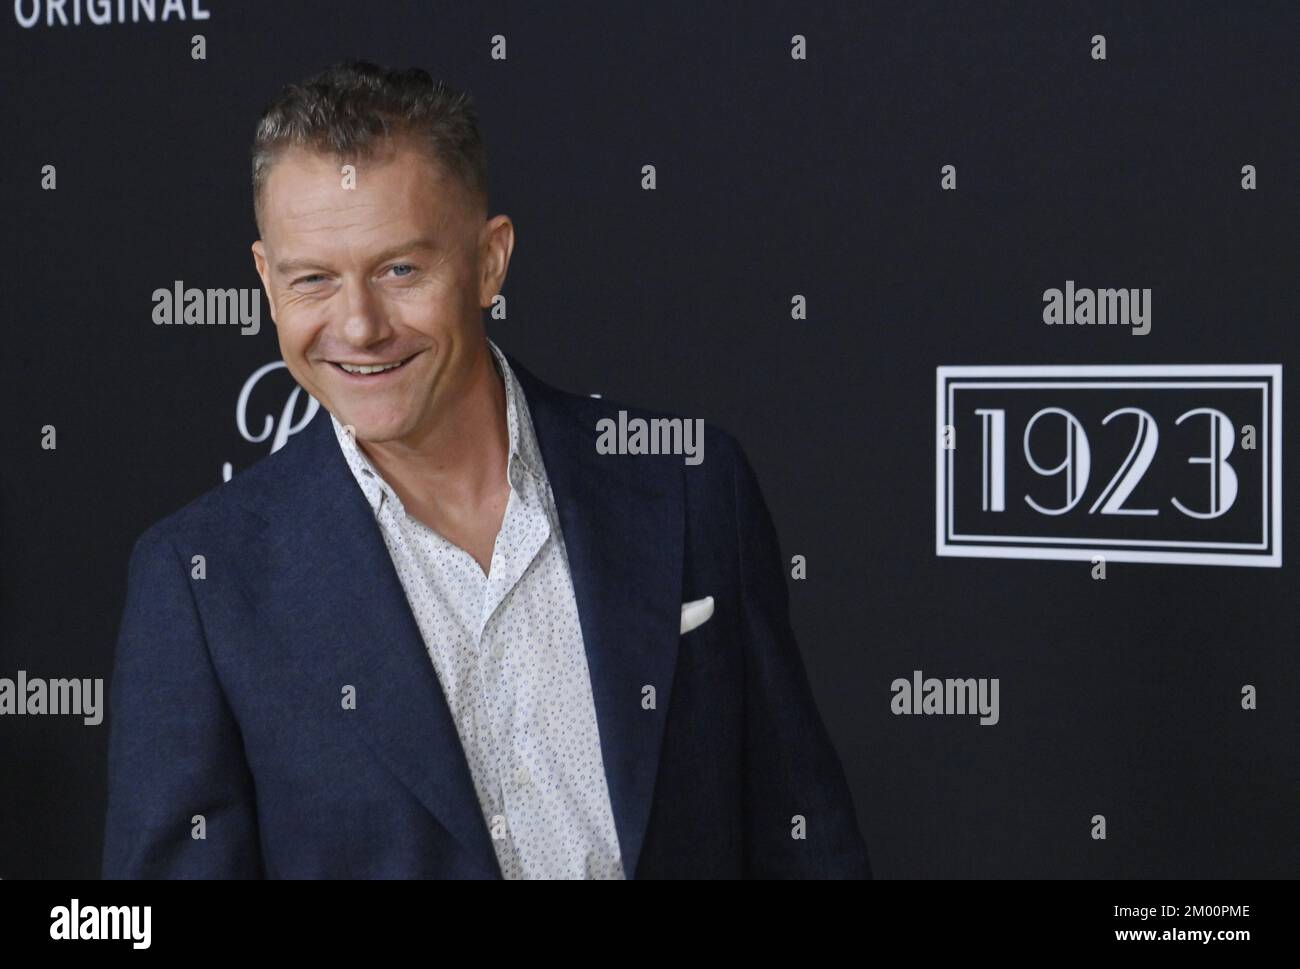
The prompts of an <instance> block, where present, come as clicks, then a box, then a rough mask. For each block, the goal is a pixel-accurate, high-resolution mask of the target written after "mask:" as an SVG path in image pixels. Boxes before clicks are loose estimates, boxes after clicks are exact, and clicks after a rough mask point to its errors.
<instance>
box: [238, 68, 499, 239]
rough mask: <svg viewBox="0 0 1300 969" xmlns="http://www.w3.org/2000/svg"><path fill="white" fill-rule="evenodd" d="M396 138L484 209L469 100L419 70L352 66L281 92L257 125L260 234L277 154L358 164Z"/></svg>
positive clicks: (478, 143) (483, 159) (482, 158)
mask: <svg viewBox="0 0 1300 969" xmlns="http://www.w3.org/2000/svg"><path fill="white" fill-rule="evenodd" d="M398 136H409V137H413V138H414V139H415V140H416V142H417V144H422V145H423V146H424V147H425V149H426V150H427V151H428V153H429V156H430V158H432V160H433V161H434V162H435V163H436V164H438V165H439V167H440V169H441V170H442V171H444V172H446V173H448V174H450V175H451V176H452V177H454V178H455V179H456V180H458V181H459V182H460V183H461V185H463V186H464V187H465V188H466V189H467V190H468V192H469V194H470V197H471V199H473V200H474V201H476V202H478V203H480V204H481V205H482V207H483V209H484V210H486V209H487V206H488V181H487V154H486V152H485V151H484V148H483V141H482V139H481V138H480V136H479V131H478V118H477V115H476V113H475V110H474V102H473V99H472V98H470V96H469V95H468V94H464V93H461V92H459V91H456V90H454V89H453V88H451V87H449V86H448V85H447V84H445V83H443V82H442V81H437V82H435V81H434V80H433V78H432V77H430V76H429V73H428V72H427V71H423V70H420V69H419V68H410V69H408V70H393V69H390V68H385V67H379V66H377V65H375V64H371V63H369V62H367V61H356V60H351V61H342V62H340V63H338V64H334V65H331V66H330V67H328V68H326V69H325V70H324V71H322V72H321V73H319V74H317V75H315V76H314V77H311V78H308V79H307V80H305V81H302V82H301V83H298V84H289V85H286V86H285V87H284V88H283V89H281V91H280V93H279V94H278V95H277V96H276V98H275V100H274V101H272V102H271V104H270V105H268V106H267V108H266V110H264V111H263V112H262V116H261V117H260V118H259V119H258V121H257V134H256V135H255V137H254V139H253V151H252V156H253V157H252V160H253V218H254V219H255V220H256V221H257V224H258V231H259V232H260V231H261V224H262V221H261V220H262V191H263V189H264V188H265V186H266V179H267V176H268V175H269V174H270V171H271V166H272V165H274V164H275V160H276V158H277V157H278V156H279V153H280V152H281V151H282V150H283V149H285V148H288V147H301V148H307V149H310V150H313V151H319V152H332V153H333V154H335V155H337V156H339V157H352V156H355V157H359V158H364V157H368V156H370V155H372V154H373V153H374V152H375V151H376V150H377V149H379V148H381V147H383V146H385V145H386V144H387V143H388V142H389V141H390V139H392V138H396V137H398Z"/></svg>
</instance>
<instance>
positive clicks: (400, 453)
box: [358, 340, 510, 523]
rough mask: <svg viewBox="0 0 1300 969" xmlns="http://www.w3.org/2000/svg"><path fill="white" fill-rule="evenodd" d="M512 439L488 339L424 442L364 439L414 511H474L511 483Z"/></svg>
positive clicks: (367, 449) (377, 463) (368, 454)
mask: <svg viewBox="0 0 1300 969" xmlns="http://www.w3.org/2000/svg"><path fill="white" fill-rule="evenodd" d="M509 442H510V433H509V429H508V426H507V421H506V392H505V383H504V379H503V377H502V375H501V374H500V372H499V371H498V369H497V364H496V358H495V355H494V354H493V352H492V348H491V347H489V346H488V344H487V341H486V340H484V341H483V344H482V347H481V350H480V352H479V353H478V354H477V355H476V357H475V360H474V362H473V364H472V365H471V367H470V369H469V372H468V374H467V375H466V378H465V380H464V381H463V384H462V386H461V387H459V388H457V389H456V391H455V392H454V394H453V395H452V396H451V397H450V398H449V399H447V400H444V401H442V408H441V413H440V414H439V416H438V420H437V422H436V424H435V425H434V426H433V427H431V428H429V429H428V430H427V431H426V432H425V433H424V435H423V436H422V438H421V439H420V440H418V441H416V442H403V441H384V442H380V443H375V442H362V441H360V440H358V444H359V446H360V447H361V449H362V451H364V453H365V455H366V457H368V458H369V459H370V461H371V463H372V464H373V465H374V466H375V468H376V469H377V470H378V471H379V473H380V474H381V475H383V477H384V480H385V481H387V482H388V483H389V485H391V486H392V488H393V490H394V491H396V492H397V495H398V497H399V498H401V499H402V504H403V505H405V506H406V507H407V509H408V510H410V511H411V512H412V513H413V514H416V510H417V509H419V508H426V509H427V508H428V507H429V506H430V505H431V504H432V505H443V506H447V507H449V508H457V507H458V508H461V509H472V508H474V507H477V506H479V505H481V504H483V503H484V502H488V501H490V500H491V499H492V498H493V497H494V496H497V495H498V494H499V493H500V491H501V489H502V488H503V487H508V485H507V481H506V468H507V462H508V460H509ZM417 517H421V518H423V517H424V516H421V515H418V514H417ZM426 523H427V522H426Z"/></svg>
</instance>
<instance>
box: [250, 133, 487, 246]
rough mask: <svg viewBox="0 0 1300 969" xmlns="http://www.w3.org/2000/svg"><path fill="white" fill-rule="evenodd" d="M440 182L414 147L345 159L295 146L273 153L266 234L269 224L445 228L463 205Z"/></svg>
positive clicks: (289, 227) (441, 177)
mask: <svg viewBox="0 0 1300 969" xmlns="http://www.w3.org/2000/svg"><path fill="white" fill-rule="evenodd" d="M345 166H352V167H351V168H347V167H345ZM446 187H447V180H446V179H445V177H444V174H443V173H442V172H441V171H440V170H439V169H438V166H437V165H436V164H435V163H434V162H433V160H432V159H430V158H429V157H428V156H427V155H426V154H424V153H422V152H420V151H418V150H416V149H414V148H410V147H406V146H402V147H399V148H388V149H384V150H382V151H379V152H376V153H374V154H369V155H365V156H361V157H347V156H340V155H338V154H335V153H332V152H322V151H314V150H311V149H308V148H303V147H299V146H293V147H289V148H286V149H284V150H283V152H282V154H280V155H278V156H277V158H276V160H275V163H274V164H273V165H272V167H271V171H270V173H269V175H268V177H267V180H266V185H265V190H264V197H263V200H262V203H263V205H262V207H263V213H264V221H265V223H266V224H265V226H264V228H265V229H266V230H267V234H268V235H269V234H272V232H273V228H274V229H281V230H284V231H287V232H290V233H293V232H297V231H312V230H315V229H335V230H342V229H344V228H346V227H348V226H352V227H360V226H374V227H378V226H379V225H380V224H381V223H382V224H384V225H386V226H387V227H388V228H390V229H394V230H397V231H399V232H405V231H407V230H409V229H416V228H422V229H426V230H429V229H433V228H439V229H442V230H446V229H447V228H448V227H449V226H450V224H451V223H452V222H453V221H454V220H455V219H456V218H457V215H458V207H459V206H460V205H461V204H462V200H461V198H460V195H459V193H457V192H455V191H447V190H446ZM276 234H278V233H276Z"/></svg>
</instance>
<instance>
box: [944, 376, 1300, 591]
mask: <svg viewBox="0 0 1300 969" xmlns="http://www.w3.org/2000/svg"><path fill="white" fill-rule="evenodd" d="M936 385H937V391H936V414H937V428H936V431H937V440H936V448H935V450H936V460H935V496H936V502H935V538H936V543H935V551H936V553H937V554H938V555H958V556H976V557H984V558H1032V559H1044V558H1047V559H1081V560H1091V559H1092V558H1094V557H1095V556H1098V555H1100V556H1104V557H1106V558H1108V559H1113V560H1116V561H1130V562H1168V563H1175V564H1184V565H1190V564H1196V565H1256V566H1274V567H1278V566H1281V564H1282V538H1281V535H1282V533H1281V472H1282V454H1281V428H1280V415H1281V403H1282V367H1281V365H1280V364H1244V365H1228V364H1225V365H1208V366H1207V365H1194V366H1193V365H1164V366H1008V367H979V366H973V367H939V368H937V380H936Z"/></svg>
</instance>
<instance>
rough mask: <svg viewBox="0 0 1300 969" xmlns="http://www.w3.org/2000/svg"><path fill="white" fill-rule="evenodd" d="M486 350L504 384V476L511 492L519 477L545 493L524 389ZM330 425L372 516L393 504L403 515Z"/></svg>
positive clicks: (346, 436) (339, 429)
mask: <svg viewBox="0 0 1300 969" xmlns="http://www.w3.org/2000/svg"><path fill="white" fill-rule="evenodd" d="M487 342H488V346H489V347H490V348H491V350H492V357H493V359H494V360H495V361H496V365H497V367H496V369H497V372H498V373H499V374H500V376H501V378H502V381H503V382H504V383H505V390H506V431H507V433H508V435H509V442H510V456H509V459H508V461H507V465H506V475H507V477H508V479H509V482H510V488H511V490H512V491H518V490H519V487H520V486H521V485H522V483H523V482H522V480H521V475H524V474H528V475H531V476H532V477H533V478H534V479H536V481H537V483H538V484H540V485H541V486H542V488H543V490H545V488H546V467H545V465H543V464H542V455H541V451H540V449H539V448H538V446H537V435H536V433H535V432H534V430H533V422H532V418H531V416H530V414H529V413H528V400H527V398H526V397H525V396H524V391H523V388H522V387H520V386H519V381H518V379H517V378H516V377H515V374H514V371H513V370H511V369H510V364H509V363H508V362H507V361H506V356H505V354H504V353H502V352H501V348H500V347H498V346H497V345H496V344H495V343H493V342H492V341H491V340H488V341H487ZM330 423H331V424H332V425H333V426H334V436H335V438H336V439H337V440H338V442H339V449H340V450H341V451H342V452H343V457H344V459H345V460H346V461H347V463H348V468H349V469H350V470H351V471H352V476H353V477H354V478H355V479H356V482H357V485H358V486H359V487H360V488H361V492H362V494H364V495H365V496H366V500H367V501H368V502H369V503H370V508H371V510H372V511H373V512H374V513H375V514H379V509H380V507H381V505H382V503H383V502H385V501H389V502H392V503H393V505H394V506H395V507H396V509H397V511H398V512H399V514H400V513H404V512H405V509H404V508H403V507H402V501H401V499H400V498H398V497H397V493H396V492H395V491H393V489H392V487H391V486H390V485H389V484H388V482H387V481H385V480H384V478H383V476H382V475H381V474H380V473H379V471H378V470H377V469H376V468H375V466H374V465H373V464H372V463H371V462H370V459H369V458H367V457H366V455H365V452H364V451H362V450H361V448H360V447H359V446H358V445H357V442H356V438H355V437H354V436H353V434H352V433H349V432H348V431H347V430H345V429H344V426H343V424H341V423H340V422H339V420H338V418H337V417H335V416H334V415H333V414H332V413H331V414H330Z"/></svg>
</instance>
